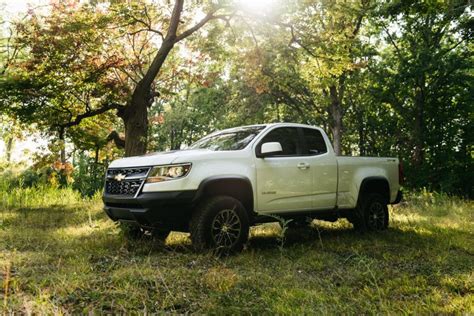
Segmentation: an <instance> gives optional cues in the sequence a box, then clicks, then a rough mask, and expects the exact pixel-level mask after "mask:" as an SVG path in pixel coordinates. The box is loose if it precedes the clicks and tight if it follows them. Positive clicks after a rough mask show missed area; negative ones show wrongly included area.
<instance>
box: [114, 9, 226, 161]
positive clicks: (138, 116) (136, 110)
mask: <svg viewBox="0 0 474 316" xmlns="http://www.w3.org/2000/svg"><path fill="white" fill-rule="evenodd" d="M183 4H184V0H175V4H174V7H173V12H172V13H171V18H170V23H169V26H168V30H167V33H166V36H165V37H164V39H163V42H162V43H161V46H160V49H159V50H158V52H157V53H156V55H155V57H154V58H153V61H152V63H151V65H150V67H149V68H148V70H147V71H146V73H145V75H144V76H143V78H142V79H141V80H140V82H138V84H137V86H136V87H135V90H134V91H133V94H132V98H131V100H130V102H129V103H128V104H127V106H126V107H125V108H124V109H121V111H120V113H119V116H120V117H121V118H122V119H123V121H124V124H125V156H127V157H129V156H136V155H142V154H144V153H145V152H146V146H147V133H148V107H150V106H151V104H152V103H153V99H154V97H155V96H156V93H155V92H153V91H152V85H153V81H154V80H155V78H156V76H157V75H158V73H159V72H160V70H161V67H162V66H163V63H164V62H165V60H166V58H167V57H168V55H169V53H170V51H171V50H172V49H173V47H174V45H175V44H176V43H177V42H179V41H181V40H184V39H185V38H187V37H188V36H190V35H191V34H193V33H194V32H196V31H197V30H199V29H200V28H201V27H203V26H204V25H205V24H206V23H207V22H209V21H210V20H212V19H215V18H222V15H214V14H215V13H216V11H217V10H218V9H215V10H212V11H211V12H209V13H208V14H207V15H206V16H205V17H204V18H203V19H202V20H200V21H199V22H198V23H196V24H195V25H194V26H192V27H190V28H188V29H187V30H185V31H183V32H181V33H180V34H178V33H177V32H178V27H179V24H180V22H181V13H182V11H183Z"/></svg>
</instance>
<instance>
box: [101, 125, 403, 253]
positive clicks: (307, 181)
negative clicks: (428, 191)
mask: <svg viewBox="0 0 474 316" xmlns="http://www.w3.org/2000/svg"><path fill="white" fill-rule="evenodd" d="M402 178H403V175H402V169H401V166H400V164H399V161H398V159H397V158H366V157H338V156H336V155H335V154H334V151H333V149H332V146H331V144H330V141H329V139H328V137H327V135H326V133H325V132H324V131H323V130H322V129H320V128H317V127H312V126H308V125H302V124H292V123H276V124H263V125H252V126H243V127H236V128H232V129H226V130H223V131H218V132H215V133H213V134H210V135H208V136H206V137H204V138H203V139H201V140H199V141H198V142H196V143H195V144H193V145H191V146H190V147H189V148H187V149H185V150H179V151H169V152H158V153H152V154H148V155H145V156H139V157H129V158H124V159H119V160H115V161H113V162H112V163H111V164H110V166H109V169H108V170H107V174H106V181H105V189H104V196H103V201H104V204H105V206H104V210H105V212H106V213H107V214H108V216H109V217H110V218H111V219H112V220H114V221H120V222H121V225H122V226H123V227H125V231H127V232H128V235H129V236H139V235H140V234H144V233H147V232H148V233H152V234H153V235H155V236H156V237H158V238H166V237H167V236H168V234H169V232H170V231H171V230H178V231H189V232H190V233H191V240H192V242H193V245H195V246H196V247H197V248H199V249H203V248H211V249H216V248H217V249H225V250H227V251H237V250H240V249H241V248H242V246H243V244H245V242H246V241H247V238H248V233H249V227H250V226H251V225H255V224H259V223H263V222H268V221H272V220H273V221H275V217H272V215H277V216H279V217H281V218H286V219H292V220H293V221H292V222H293V223H303V222H305V220H306V219H308V218H315V219H323V220H330V221H335V220H337V219H338V218H341V217H342V218H347V219H348V220H349V221H350V222H351V223H352V224H353V225H354V227H355V228H357V229H359V230H383V229H385V228H387V226H388V216H389V214H388V208H387V205H388V204H395V203H398V202H399V201H400V199H401V191H400V183H401V181H402ZM269 215H270V216H269ZM290 223H291V222H290Z"/></svg>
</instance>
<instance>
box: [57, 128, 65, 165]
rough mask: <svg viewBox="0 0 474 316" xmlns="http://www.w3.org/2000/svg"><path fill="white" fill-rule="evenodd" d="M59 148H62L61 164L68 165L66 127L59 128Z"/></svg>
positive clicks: (60, 154)
mask: <svg viewBox="0 0 474 316" xmlns="http://www.w3.org/2000/svg"><path fill="white" fill-rule="evenodd" d="M58 138H59V146H60V153H59V156H60V160H61V163H62V164H64V163H66V130H65V128H64V127H61V128H59V137H58Z"/></svg>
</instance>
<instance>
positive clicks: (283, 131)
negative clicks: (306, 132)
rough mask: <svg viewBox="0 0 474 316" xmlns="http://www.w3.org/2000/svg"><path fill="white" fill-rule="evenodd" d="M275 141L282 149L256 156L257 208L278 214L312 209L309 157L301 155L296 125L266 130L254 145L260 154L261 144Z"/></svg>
mask: <svg viewBox="0 0 474 316" xmlns="http://www.w3.org/2000/svg"><path fill="white" fill-rule="evenodd" d="M267 142H279V143H280V144H281V146H282V149H283V152H281V153H278V154H275V155H273V156H271V157H266V158H256V170H257V171H256V172H257V211H259V212H269V213H281V212H285V211H295V210H310V209H311V208H312V203H313V201H312V200H313V197H312V194H313V193H312V184H313V175H312V173H311V169H310V168H309V163H310V159H308V158H311V157H307V156H303V155H302V151H303V144H302V142H301V138H300V135H299V133H298V129H297V128H296V127H278V128H275V129H273V130H271V131H269V132H268V134H267V135H265V136H264V137H263V139H262V140H260V141H259V142H258V144H257V146H256V148H255V154H256V155H257V154H258V153H260V149H261V146H262V144H263V143H267Z"/></svg>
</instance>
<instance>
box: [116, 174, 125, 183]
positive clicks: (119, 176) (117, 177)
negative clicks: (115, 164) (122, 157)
mask: <svg viewBox="0 0 474 316" xmlns="http://www.w3.org/2000/svg"><path fill="white" fill-rule="evenodd" d="M125 177H126V175H124V174H121V173H119V174H118V175H116V176H115V177H114V179H115V180H117V181H118V182H120V181H122V180H123V179H125Z"/></svg>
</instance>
